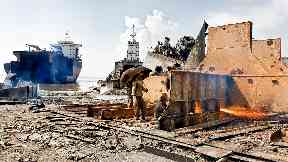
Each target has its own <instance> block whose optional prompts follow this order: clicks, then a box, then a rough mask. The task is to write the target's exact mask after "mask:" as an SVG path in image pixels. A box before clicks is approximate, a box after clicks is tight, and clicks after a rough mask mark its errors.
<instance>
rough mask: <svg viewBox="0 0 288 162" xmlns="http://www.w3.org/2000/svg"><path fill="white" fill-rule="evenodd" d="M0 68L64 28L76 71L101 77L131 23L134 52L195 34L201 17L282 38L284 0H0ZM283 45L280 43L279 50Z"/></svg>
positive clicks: (120, 52) (118, 55)
mask: <svg viewBox="0 0 288 162" xmlns="http://www.w3.org/2000/svg"><path fill="white" fill-rule="evenodd" d="M0 1H1V9H0V20H1V25H0V43H1V48H0V51H1V54H0V56H1V59H0V74H1V76H2V78H3V76H5V74H4V73H5V72H4V69H3V63H4V62H8V61H10V60H15V57H14V56H13V55H12V51H13V50H23V49H25V48H26V47H25V44H26V43H32V44H38V45H40V47H42V48H47V47H49V46H48V45H49V44H51V43H55V42H56V41H58V40H61V39H64V33H65V32H66V31H69V33H70V34H71V37H72V39H73V40H74V41H75V42H76V43H82V44H83V47H82V48H81V49H80V52H81V53H82V54H83V68H82V72H81V74H80V75H81V76H91V77H105V76H106V75H107V74H108V73H109V72H111V71H112V70H113V66H114V61H116V60H119V59H122V58H124V57H125V56H126V53H125V51H126V48H127V44H126V43H127V42H126V41H127V40H128V35H129V32H130V27H131V26H132V24H135V25H136V31H137V37H136V38H137V40H138V41H140V56H141V58H144V56H145V52H146V51H147V49H148V47H150V46H153V45H154V44H155V43H156V41H157V40H159V39H163V37H164V36H170V37H171V38H172V42H175V41H176V39H178V38H179V37H181V36H183V35H184V34H188V35H192V36H196V34H197V33H198V31H199V29H200V27H201V25H202V23H203V20H204V19H205V20H206V21H207V22H208V24H209V25H212V26H214V25H222V24H224V23H232V22H237V21H246V20H251V21H253V23H254V24H253V25H254V28H253V34H254V35H253V37H255V38H256V39H265V38H276V37H281V38H282V42H283V43H282V45H283V46H284V45H285V41H286V40H287V39H286V38H287V32H286V31H287V30H288V19H287V18H286V17H288V10H287V8H288V0H217V1H216V0H201V1H194V0H141V1H140V0H102V1H100V0H24V1H23V0H5V1H4V0H0ZM285 51H288V49H287V47H286V46H285V47H284V48H283V53H285Z"/></svg>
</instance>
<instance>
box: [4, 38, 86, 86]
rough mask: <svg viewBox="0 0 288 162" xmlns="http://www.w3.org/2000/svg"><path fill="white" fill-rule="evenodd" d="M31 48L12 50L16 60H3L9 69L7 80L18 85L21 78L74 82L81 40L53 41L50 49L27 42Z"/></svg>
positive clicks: (37, 81) (6, 68) (7, 69)
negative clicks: (79, 41)
mask: <svg viewBox="0 0 288 162" xmlns="http://www.w3.org/2000/svg"><path fill="white" fill-rule="evenodd" d="M26 46H27V47H28V50H24V51H13V54H14V55H15V56H16V57H17V61H11V62H10V63H5V64H4V69H5V71H6V73H7V76H6V79H5V82H6V83H7V82H8V83H9V84H10V86H12V87H15V86H17V84H19V83H20V82H32V83H36V84H37V83H49V84H50V83H57V84H63V83H75V82H76V80H77V78H78V76H79V74H80V71H81V68H82V59H81V57H80V54H79V48H80V47H82V45H81V44H75V43H74V42H73V41H71V40H64V41H58V42H57V43H56V44H51V48H50V49H49V50H46V49H41V48H39V46H37V45H31V44H26Z"/></svg>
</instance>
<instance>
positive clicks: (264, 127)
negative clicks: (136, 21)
mask: <svg viewBox="0 0 288 162" xmlns="http://www.w3.org/2000/svg"><path fill="white" fill-rule="evenodd" d="M113 105H114V107H115V106H117V104H115V103H114V104H113ZM119 105H120V107H121V105H122V104H121V103H120V104H119ZM102 108H103V104H102ZM107 109H109V104H107ZM154 123H155V122H153V121H147V122H140V121H135V120H134V119H121V120H120V119H119V120H116V119H115V120H112V121H110V120H99V119H96V118H95V117H87V109H85V108H83V107H81V106H79V107H76V106H75V107H73V108H70V109H65V108H64V107H62V106H59V105H58V106H57V105H48V106H46V108H44V109H41V111H40V112H38V113H32V112H31V111H29V108H28V106H27V105H1V106H0V125H1V127H0V159H1V161H288V158H287V157H288V156H287V155H288V143H285V142H279V141H277V140H275V138H278V137H277V136H278V135H279V130H281V129H283V128H287V127H288V114H269V115H267V116H266V117H265V118H264V119H258V120H246V119H239V118H235V117H229V116H226V117H225V118H223V119H222V120H219V121H213V122H209V123H206V122H203V123H202V124H199V125H195V126H191V127H186V128H180V129H176V130H175V131H172V132H167V131H162V130H158V129H156V128H155V124H154ZM277 132H278V134H277ZM272 141H274V142H272Z"/></svg>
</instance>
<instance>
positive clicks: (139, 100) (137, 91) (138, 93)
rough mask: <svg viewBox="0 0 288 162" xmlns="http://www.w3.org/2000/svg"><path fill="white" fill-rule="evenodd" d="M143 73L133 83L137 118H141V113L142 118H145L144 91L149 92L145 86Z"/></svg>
mask: <svg viewBox="0 0 288 162" xmlns="http://www.w3.org/2000/svg"><path fill="white" fill-rule="evenodd" d="M143 79H144V76H143V75H141V74H140V75H139V76H138V77H137V78H136V80H135V81H134V82H133V83H132V96H133V101H134V107H135V108H136V114H135V116H136V120H138V119H139V116H140V113H141V119H142V120H145V102H144V100H143V92H142V91H144V92H148V89H147V88H145V87H144V86H143Z"/></svg>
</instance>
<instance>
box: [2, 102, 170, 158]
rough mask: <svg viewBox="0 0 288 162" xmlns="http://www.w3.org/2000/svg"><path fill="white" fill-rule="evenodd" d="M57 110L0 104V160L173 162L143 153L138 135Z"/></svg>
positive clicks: (53, 108)
mask: <svg viewBox="0 0 288 162" xmlns="http://www.w3.org/2000/svg"><path fill="white" fill-rule="evenodd" d="M57 109H59V108H58V107H57V106H48V107H47V106H46V108H45V109H43V110H41V111H40V112H38V113H32V112H31V111H29V108H28V106H27V105H15V106H8V105H3V106H0V161H26V162H28V161H29V162H31V161H131V162H132V161H133V162H134V161H137V162H138V161H139V162H142V161H143V162H144V161H145V162H146V161H151V162H152V161H168V162H169V161H172V160H169V159H167V158H164V157H160V156H157V155H153V154H150V153H147V152H144V151H143V149H142V147H143V145H142V144H141V140H140V139H139V138H138V137H135V136H131V135H128V134H123V133H120V132H115V131H112V130H109V129H107V130H105V129H103V128H101V126H99V125H97V124H95V123H91V122H90V121H89V120H85V117H83V120H84V122H83V121H79V120H78V119H77V118H73V117H71V116H70V117H69V116H65V115H63V114H62V115H61V114H58V113H55V112H57Z"/></svg>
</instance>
